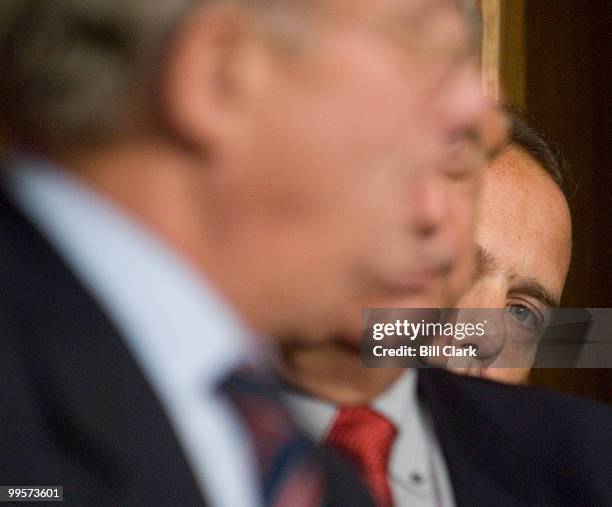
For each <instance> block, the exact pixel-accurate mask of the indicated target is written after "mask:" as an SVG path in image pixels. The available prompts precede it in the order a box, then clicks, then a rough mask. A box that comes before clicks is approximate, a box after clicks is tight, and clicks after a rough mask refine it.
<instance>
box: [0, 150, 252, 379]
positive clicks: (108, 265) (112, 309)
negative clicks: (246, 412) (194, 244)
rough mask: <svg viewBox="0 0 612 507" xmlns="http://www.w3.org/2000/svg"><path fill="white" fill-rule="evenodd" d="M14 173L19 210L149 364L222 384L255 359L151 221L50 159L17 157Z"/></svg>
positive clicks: (243, 332)
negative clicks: (147, 222) (148, 223)
mask: <svg viewBox="0 0 612 507" xmlns="http://www.w3.org/2000/svg"><path fill="white" fill-rule="evenodd" d="M8 169H9V170H8V172H7V185H8V189H9V192H10V193H11V194H12V196H13V198H14V200H15V202H16V204H17V205H18V206H19V207H20V208H21V209H22V210H23V211H24V213H25V214H26V215H28V216H29V218H30V219H31V220H32V221H33V222H34V223H35V224H36V225H37V226H38V228H39V229H40V230H41V231H42V232H43V233H44V235H45V236H46V237H47V239H48V240H49V241H50V242H51V243H52V244H53V245H54V247H55V248H56V249H57V250H58V252H59V253H60V255H62V256H63V257H64V258H65V260H66V261H67V263H68V265H69V266H70V267H71V268H72V270H73V271H74V273H75V274H76V276H77V277H78V278H79V279H80V281H81V283H83V285H84V286H85V287H86V288H87V289H89V291H90V292H91V293H93V294H94V295H95V296H96V300H97V301H98V303H99V304H100V305H101V307H102V308H103V309H104V310H105V311H106V313H107V314H109V316H110V317H111V318H112V320H113V321H114V323H115V325H116V326H117V328H118V329H119V331H120V332H121V333H122V335H123V336H124V338H126V340H127V341H128V344H129V345H130V347H131V348H132V351H133V352H134V353H135V354H136V355H137V356H139V358H140V359H141V360H143V361H144V362H145V364H146V365H147V366H148V367H149V368H152V369H153V370H154V371H170V370H171V371H172V372H173V375H175V377H174V379H173V380H172V382H174V383H176V384H177V385H179V384H183V385H184V384H185V383H186V382H190V383H192V382H197V383H198V384H199V386H200V388H201V386H202V385H205V386H206V385H208V386H209V387H210V388H213V386H214V385H215V384H216V383H217V382H218V381H219V380H220V378H221V376H223V375H225V374H226V373H227V371H228V370H230V369H231V368H233V367H234V366H236V365H237V364H238V363H241V362H244V361H249V360H251V359H252V358H254V357H255V355H256V352H255V348H254V346H253V344H252V342H253V340H252V334H251V333H250V331H249V330H247V328H246V327H245V326H244V324H243V323H242V322H241V319H240V318H239V316H238V315H236V313H235V312H234V311H233V310H232V309H231V308H230V307H229V306H228V305H227V304H226V303H225V302H224V301H223V300H222V299H221V298H220V297H219V295H218V294H217V292H216V291H215V290H214V289H213V288H212V287H210V286H209V285H208V283H207V282H206V281H205V280H204V278H203V277H202V276H201V275H200V274H199V273H197V272H195V271H194V270H192V269H191V268H190V267H189V266H188V265H187V263H186V262H184V261H183V260H182V259H180V257H179V256H178V255H177V254H176V253H175V252H173V251H172V249H171V248H170V247H169V246H167V245H166V244H165V243H164V242H163V241H162V240H161V239H158V238H157V237H155V235H154V234H153V233H151V232H150V231H148V230H147V228H146V227H145V226H144V224H141V223H139V222H138V221H137V220H136V219H135V218H133V217H130V216H129V215H128V214H127V213H126V212H124V211H122V210H120V209H119V208H118V207H117V206H115V205H114V204H112V203H111V202H109V201H108V200H106V199H104V198H102V197H101V196H100V195H99V194H98V193H96V192H95V191H94V190H93V189H91V188H89V187H88V186H87V185H85V184H83V183H81V182H80V181H79V179H78V178H77V177H75V176H72V175H70V174H68V173H67V172H65V171H63V170H61V169H60V168H58V167H55V166H52V165H51V164H49V163H47V162H43V161H40V160H35V159H26V158H15V157H14V158H13V159H12V160H11V161H9V164H8Z"/></svg>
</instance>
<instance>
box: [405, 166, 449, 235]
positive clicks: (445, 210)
mask: <svg viewBox="0 0 612 507" xmlns="http://www.w3.org/2000/svg"><path fill="white" fill-rule="evenodd" d="M406 202H407V205H408V206H409V207H410V213H409V216H410V225H411V227H412V229H413V232H416V233H417V234H419V235H421V236H432V235H434V234H436V232H437V231H438V229H439V228H440V227H441V225H443V224H444V222H445V221H446V220H447V219H448V216H449V198H448V195H447V188H446V185H445V182H444V181H443V179H442V178H441V177H440V176H439V175H438V174H432V173H431V172H423V173H421V174H416V175H414V176H413V177H412V181H411V183H410V185H409V187H408V196H407V200H406Z"/></svg>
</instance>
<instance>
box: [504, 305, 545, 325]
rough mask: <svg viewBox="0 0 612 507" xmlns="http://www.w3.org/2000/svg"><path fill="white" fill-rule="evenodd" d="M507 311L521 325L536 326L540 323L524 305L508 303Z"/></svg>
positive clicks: (533, 313)
mask: <svg viewBox="0 0 612 507" xmlns="http://www.w3.org/2000/svg"><path fill="white" fill-rule="evenodd" d="M508 313H510V316H511V317H512V318H513V319H515V320H517V321H519V322H520V323H521V324H522V325H523V326H527V327H531V328H536V327H538V326H539V325H540V319H539V318H538V316H537V315H536V314H535V312H533V311H532V310H530V309H529V308H527V307H526V306H523V305H510V306H509V307H508Z"/></svg>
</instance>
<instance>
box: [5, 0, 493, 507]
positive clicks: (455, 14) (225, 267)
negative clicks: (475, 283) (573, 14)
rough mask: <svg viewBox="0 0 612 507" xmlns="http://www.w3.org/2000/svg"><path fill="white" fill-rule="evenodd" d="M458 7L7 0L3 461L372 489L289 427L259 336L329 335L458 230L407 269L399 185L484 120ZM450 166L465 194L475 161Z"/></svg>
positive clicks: (192, 481)
mask: <svg viewBox="0 0 612 507" xmlns="http://www.w3.org/2000/svg"><path fill="white" fill-rule="evenodd" d="M464 7H465V5H464V3H463V2H458V1H451V0H440V1H436V2H430V1H425V0H411V1H409V2H404V1H401V2H400V1H389V2H380V1H378V0H358V1H355V0H350V1H349V0H325V1H321V2H310V1H308V2H301V1H297V0H296V1H294V2H286V1H281V0H278V1H265V2H264V1H261V2H259V1H258V2H251V1H249V2H247V1H240V0H235V1H232V2H225V1H220V0H219V1H215V0H208V1H204V0H154V1H151V0H127V1H126V0H121V1H119V0H105V1H103V2H100V1H96V0H76V1H75V0H54V1H53V2H39V1H34V0H12V1H5V2H2V7H1V9H2V16H1V19H2V24H1V25H0V39H1V44H0V67H1V68H2V69H3V70H4V71H5V72H4V74H3V77H2V79H1V80H0V97H1V98H0V118H2V122H3V128H4V129H5V130H6V132H7V136H8V147H9V149H10V151H11V152H12V156H11V159H10V160H9V161H8V162H7V164H6V166H7V167H6V168H5V169H4V171H3V172H4V177H3V180H4V181H3V184H2V193H1V198H0V203H1V204H0V217H1V219H0V220H1V224H2V225H1V227H0V244H1V246H2V248H1V250H0V270H1V273H0V277H1V278H2V279H3V284H2V287H0V303H1V304H0V309H1V311H2V313H1V314H0V336H1V346H2V352H1V353H0V361H2V365H0V372H1V375H2V386H3V407H2V411H1V413H2V421H1V424H0V425H1V426H2V437H0V438H1V439H2V442H1V444H0V446H1V447H2V450H3V452H2V459H1V461H0V477H2V480H3V484H15V485H35V484H53V485H57V486H59V485H62V486H64V494H65V500H66V502H68V503H71V504H76V505H90V504H112V505H135V504H145V505H149V504H164V505H194V504H200V503H202V501H203V499H205V501H206V502H207V503H209V504H212V505H228V506H232V507H238V506H250V505H258V504H261V503H265V504H269V505H276V504H279V505H282V504H291V505H320V504H321V503H323V502H326V503H327V504H332V505H343V504H346V505H356V504H360V503H364V502H367V498H362V496H361V494H360V490H359V488H358V487H357V486H356V485H355V484H354V482H353V481H352V480H351V479H350V477H346V476H345V475H346V474H345V473H344V472H343V471H342V470H341V469H339V468H338V467H337V466H335V465H334V462H333V461H330V459H328V458H327V457H326V456H323V455H321V454H320V453H318V452H317V451H316V450H315V449H313V448H312V446H311V445H310V444H309V443H308V442H305V441H303V440H301V439H299V438H298V437H297V436H296V435H295V432H294V431H293V428H291V427H290V425H289V424H288V422H287V420H286V418H284V417H283V414H282V410H281V407H280V406H279V404H278V403H277V400H276V395H275V394H274V389H273V384H272V383H271V382H269V381H268V380H266V379H262V378H261V377H263V376H265V371H264V372H261V371H260V370H265V364H262V363H265V362H266V359H265V358H264V357H261V356H265V353H264V352H263V351H261V348H262V346H261V344H258V343H255V342H256V339H255V338H254V337H255V336H266V337H267V336H269V337H282V336H287V335H291V336H295V335H300V336H306V337H307V339H308V340H316V339H323V338H324V337H325V336H327V335H329V333H330V331H331V330H332V329H334V328H336V327H337V326H338V323H339V315H340V313H341V312H340V310H341V309H342V308H343V307H344V305H345V304H346V303H347V302H348V301H352V300H353V299H355V298H359V299H362V298H366V297H368V298H369V297H373V296H374V294H376V293H377V292H381V293H384V292H387V291H403V290H406V289H410V288H414V287H418V286H419V285H420V284H421V283H422V277H423V276H424V273H425V276H430V274H429V272H431V273H434V274H435V276H436V278H438V277H441V276H446V273H448V272H450V266H451V265H452V264H453V263H454V259H455V257H458V256H460V255H461V254H462V252H461V251H460V250H459V247H462V246H463V245H462V244H459V243H457V242H456V241H449V244H448V245H445V249H444V250H443V251H444V252H447V253H445V257H444V258H441V259H437V260H436V261H435V265H434V266H425V267H423V268H421V267H418V269H419V270H418V271H416V272H415V271H414V270H415V264H414V260H415V259H418V258H420V257H415V256H414V255H412V256H407V255H406V252H407V251H409V245H410V244H412V238H411V235H410V234H407V233H406V229H407V228H408V226H409V225H410V228H411V230H412V231H413V233H414V232H415V231H416V234H419V235H422V236H428V235H429V231H430V230H431V227H432V225H431V223H430V222H431V220H430V218H427V217H425V218H426V219H424V218H423V216H421V217H419V216H417V217H413V216H412V215H411V213H412V210H411V209H410V207H406V206H405V201H404V199H403V194H404V192H405V191H406V189H407V188H410V185H409V184H410V182H414V184H415V188H417V187H418V188H419V189H420V190H419V193H421V192H424V193H425V194H431V195H436V196H438V194H439V191H438V187H439V180H440V179H441V178H442V179H446V178H448V177H449V175H448V174H446V173H444V172H443V171H437V170H435V171H433V170H432V168H438V167H440V165H441V164H442V161H443V160H444V159H445V158H447V157H448V156H449V148H448V141H449V139H450V140H451V141H452V144H453V146H456V147H458V149H468V148H466V147H469V150H473V151H479V150H480V149H481V148H483V149H484V148H486V146H484V147H480V146H474V143H472V142H471V140H472V139H476V138H479V140H480V139H481V140H482V142H483V143H485V144H486V143H488V142H489V141H490V140H491V139H490V138H489V136H488V134H489V130H492V131H494V130H496V128H495V126H493V127H492V128H491V129H485V128H480V127H481V124H485V123H486V120H487V116H486V114H485V113H487V112H488V109H487V106H486V104H485V102H484V101H483V99H482V97H481V95H480V91H479V78H478V73H477V69H476V65H475V58H474V56H475V53H474V44H473V42H474V40H475V39H476V35H475V34H474V33H472V32H471V30H470V29H469V28H468V24H467V23H466V21H465V12H464ZM441 34H443V36H441ZM488 119H489V120H490V121H492V122H493V123H494V124H495V123H499V117H498V116H497V115H496V114H493V116H492V117H491V118H488ZM479 128H480V130H481V131H480V132H479ZM497 130H500V129H497ZM502 130H503V129H502ZM475 134H476V135H475ZM452 177H453V178H454V179H455V180H457V181H460V182H463V183H462V185H463V186H462V188H464V193H465V199H468V200H470V199H471V197H470V196H471V195H473V193H474V192H475V188H476V187H477V185H478V167H477V166H473V167H472V166H470V167H468V168H466V170H465V171H460V172H459V173H456V172H453V174H452ZM434 211H435V210H434ZM433 215H435V212H434V213H433ZM407 245H408V246H407ZM418 253H419V252H415V253H414V254H415V255H418ZM409 257H410V258H409ZM253 370H255V371H253ZM261 423H263V425H262V424H261ZM297 444H299V445H297ZM289 450H290V451H291V452H290V453H289ZM287 453H289V454H287ZM278 455H282V456H284V457H285V458H288V459H285V460H284V461H283V463H284V464H285V466H282V467H279V466H276V463H277V462H276V461H275V458H276V457H277V456H278ZM289 458H290V459H289Z"/></svg>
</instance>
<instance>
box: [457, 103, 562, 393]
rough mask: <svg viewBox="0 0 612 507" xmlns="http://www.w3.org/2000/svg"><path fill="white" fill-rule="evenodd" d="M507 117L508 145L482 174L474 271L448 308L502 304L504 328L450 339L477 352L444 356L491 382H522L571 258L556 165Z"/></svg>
mask: <svg viewBox="0 0 612 507" xmlns="http://www.w3.org/2000/svg"><path fill="white" fill-rule="evenodd" d="M510 118H511V122H512V127H511V141H510V143H511V144H510V146H509V147H508V148H507V149H506V150H504V152H503V153H502V154H501V155H500V156H499V157H497V158H496V159H495V160H494V161H493V163H491V164H490V166H489V167H488V168H487V170H486V171H485V172H484V177H483V188H482V193H481V195H480V204H479V211H478V223H477V226H476V252H477V261H476V262H477V267H476V272H475V276H474V278H473V279H472V281H471V283H470V286H469V288H468V289H467V290H466V292H465V293H464V294H463V295H462V296H461V297H460V298H459V300H458V301H457V303H456V305H455V306H456V307H457V308H472V309H477V308H484V309H492V308H506V309H507V313H506V314H505V315H504V317H503V321H504V328H505V331H504V332H500V333H496V334H495V335H484V336H483V337H474V338H471V339H468V340H462V341H461V342H459V341H457V340H453V341H452V344H453V345H461V346H464V347H466V346H470V345H475V346H476V347H477V348H478V357H477V358H474V359H471V358H465V359H463V358H450V359H449V362H448V364H447V366H448V368H450V369H453V370H456V371H458V372H463V373H467V374H471V375H479V376H484V377H486V378H490V379H493V380H499V381H503V382H516V383H524V382H526V381H527V376H528V375H529V370H530V368H531V366H532V365H533V362H534V358H535V354H536V351H537V349H538V344H539V340H540V338H541V337H542V331H543V328H545V326H546V321H547V319H548V318H549V316H550V310H551V309H553V308H557V307H558V306H559V305H560V301H561V295H562V293H563V286H564V285H565V278H566V276H567V272H568V269H569V264H570V259H571V252H572V227H571V216H570V211H569V206H568V201H567V197H566V196H567V194H566V192H567V191H566V188H567V175H566V174H565V171H564V169H563V166H562V162H561V161H560V159H559V158H558V157H557V156H556V155H555V154H554V153H553V151H552V150H551V149H550V147H549V146H548V145H547V143H546V141H545V140H544V139H543V138H542V136H541V135H540V134H538V132H536V131H535V129H533V128H532V127H531V126H529V125H527V123H526V122H525V121H523V120H522V119H521V118H520V116H519V115H518V114H516V113H512V114H511V115H510ZM469 313H470V315H471V317H474V316H475V315H474V312H469ZM487 313H488V314H491V313H492V312H490V311H489V310H485V311H484V312H483V314H482V315H483V316H484V315H485V314H487ZM476 314H477V312H476ZM459 318H461V315H459Z"/></svg>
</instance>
